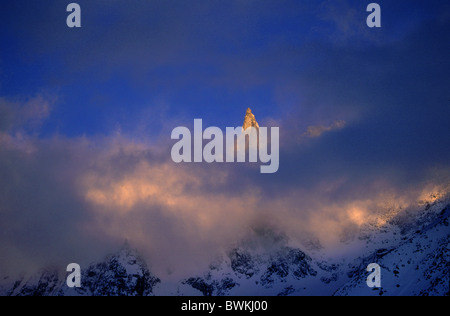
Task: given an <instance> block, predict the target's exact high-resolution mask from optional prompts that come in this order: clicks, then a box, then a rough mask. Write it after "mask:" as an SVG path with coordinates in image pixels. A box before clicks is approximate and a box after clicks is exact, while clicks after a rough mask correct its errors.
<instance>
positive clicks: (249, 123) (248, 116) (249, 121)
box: [242, 108, 259, 131]
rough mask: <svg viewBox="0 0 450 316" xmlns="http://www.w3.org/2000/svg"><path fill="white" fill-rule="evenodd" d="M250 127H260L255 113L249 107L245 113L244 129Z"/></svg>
mask: <svg viewBox="0 0 450 316" xmlns="http://www.w3.org/2000/svg"><path fill="white" fill-rule="evenodd" d="M249 127H255V128H259V125H258V122H257V121H256V118H255V115H253V113H252V110H251V109H250V108H248V109H247V112H246V113H245V118H244V124H243V125H242V128H243V129H244V131H245V130H246V129H247V128H249Z"/></svg>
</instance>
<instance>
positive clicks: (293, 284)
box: [0, 195, 450, 296]
mask: <svg viewBox="0 0 450 316" xmlns="http://www.w3.org/2000/svg"><path fill="white" fill-rule="evenodd" d="M397 211H398V210H392V212H393V213H395V215H394V216H392V213H391V214H389V213H385V214H384V215H385V218H386V219H387V220H386V221H385V222H383V223H382V224H380V222H378V223H370V224H367V225H365V226H363V227H361V229H360V230H358V231H355V232H353V233H352V234H349V235H347V236H343V239H342V244H343V245H345V246H344V247H343V248H344V249H345V248H347V249H349V250H350V249H351V251H350V252H348V253H351V255H345V252H341V253H335V252H333V251H330V249H328V250H327V249H324V248H323V247H322V246H321V245H320V243H318V242H317V241H314V240H312V239H309V240H308V239H305V240H304V241H303V243H302V246H300V247H298V246H294V245H292V243H291V242H290V240H289V237H288V236H287V235H286V234H284V233H283V232H280V231H276V230H274V229H273V228H271V227H267V226H260V227H253V228H252V229H250V230H249V231H248V234H247V236H246V237H245V238H243V239H242V240H236V241H234V242H233V243H231V244H230V246H229V248H228V249H226V250H225V251H224V252H223V253H222V255H220V256H218V257H217V258H216V260H213V261H212V262H210V264H209V266H208V268H207V269H205V271H204V272H203V273H200V274H196V275H186V276H185V277H184V278H181V279H180V280H178V281H176V282H173V280H170V281H169V280H167V281H166V280H165V279H164V277H163V276H161V277H160V276H158V275H155V274H154V273H153V272H152V269H151V262H145V261H144V259H142V256H141V255H140V254H139V252H138V251H137V250H134V249H133V248H132V246H131V245H129V244H128V243H125V244H124V245H123V246H122V247H121V249H120V250H118V251H117V252H116V253H113V254H111V255H109V256H107V257H106V258H105V260H103V261H100V262H97V263H91V264H90V265H88V266H87V267H82V276H81V280H82V285H81V287H80V288H69V287H68V286H67V285H66V280H65V276H64V275H62V274H61V271H58V270H57V269H53V270H52V269H51V268H47V269H43V270H41V272H39V273H36V274H33V275H31V276H30V275H28V276H25V275H24V276H22V277H20V278H17V279H14V278H10V277H8V276H2V277H1V284H2V285H1V287H0V295H7V296H29V295H31V296H66V295H70V296H78V295H81V296H85V295H88V296H92V295H93V296H154V295H205V296H226V295H235V296H236V295H238V296H239V295H269V296H275V295H278V296H280V295H282V296H284V295H338V296H342V295H351V296H353V295H364V296H366V295H385V296H386V295H387V296H390V295H421V296H425V295H438V296H448V295H450V293H449V276H450V270H449V269H450V265H449V255H450V253H449V251H450V249H449V244H450V231H449V221H450V198H449V196H448V195H446V196H441V197H439V198H438V199H436V200H434V201H433V202H431V203H430V202H426V203H424V204H421V205H417V207H416V208H410V209H406V210H402V211H401V212H398V213H397ZM341 249H342V248H341ZM370 263H377V264H379V265H380V266H381V288H369V287H368V286H367V285H366V278H367V277H368V275H369V273H368V272H367V271H366V267H367V265H368V264H370Z"/></svg>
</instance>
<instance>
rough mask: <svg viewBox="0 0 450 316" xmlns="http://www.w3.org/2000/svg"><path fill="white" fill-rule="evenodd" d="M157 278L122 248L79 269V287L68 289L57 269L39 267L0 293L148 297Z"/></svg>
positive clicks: (142, 262) (151, 293)
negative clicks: (97, 261)
mask: <svg viewBox="0 0 450 316" xmlns="http://www.w3.org/2000/svg"><path fill="white" fill-rule="evenodd" d="M158 283H160V280H159V279H158V278H156V277H154V276H153V275H152V274H151V273H150V271H149V269H148V268H147V265H146V263H145V262H144V261H143V260H142V259H141V258H140V257H139V255H138V254H137V252H135V251H134V250H131V249H130V248H128V247H127V246H126V247H123V248H122V249H121V250H120V251H119V252H118V253H116V254H114V255H111V256H109V257H108V258H106V260H105V261H104V262H100V263H94V264H91V265H90V266H88V267H87V268H86V269H83V268H82V271H81V285H82V286H81V287H80V288H69V287H68V286H67V285H66V280H65V278H61V277H60V276H58V273H57V271H53V270H43V272H41V273H39V274H37V275H33V276H32V277H30V278H20V279H19V280H17V281H15V282H14V284H13V285H12V286H11V287H10V288H9V289H7V290H6V291H5V292H4V293H0V295H6V296H149V295H153V288H154V287H155V285H156V284H158Z"/></svg>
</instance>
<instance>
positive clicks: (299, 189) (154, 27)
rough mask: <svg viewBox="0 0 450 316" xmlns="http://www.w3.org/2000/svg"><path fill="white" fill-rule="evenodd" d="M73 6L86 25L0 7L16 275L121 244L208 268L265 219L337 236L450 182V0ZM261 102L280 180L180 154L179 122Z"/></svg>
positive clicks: (49, 13) (10, 246) (7, 203)
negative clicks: (362, 218) (360, 218)
mask: <svg viewBox="0 0 450 316" xmlns="http://www.w3.org/2000/svg"><path fill="white" fill-rule="evenodd" d="M76 2H77V3H78V4H80V6H81V24H82V27H81V28H79V29H71V28H68V27H67V26H66V18H67V15H68V13H67V12H66V6H67V5H68V4H69V3H70V1H61V0H58V1H56V0H55V1H51V0H45V1H31V0H30V1H25V0H15V1H1V2H0V43H1V48H0V184H1V185H0V231H1V232H2V233H3V235H2V238H1V239H0V253H1V254H2V256H1V259H0V274H1V272H2V271H1V269H2V268H5V267H6V268H11V269H19V268H26V267H29V266H34V267H36V266H39V265H41V264H44V263H48V262H49V261H58V260H59V261H61V262H62V263H65V262H66V261H65V260H66V259H67V260H75V259H73V256H74V254H76V255H79V256H80V258H81V257H83V258H84V257H89V256H91V255H93V254H98V255H100V254H101V253H102V252H104V251H106V250H108V249H115V247H116V246H117V244H119V243H122V242H123V240H124V239H128V240H130V241H131V243H132V244H134V245H136V246H137V247H141V246H142V247H143V248H144V250H143V251H144V252H145V253H146V254H148V255H150V257H151V258H152V259H155V258H156V260H160V261H158V262H156V264H159V266H160V267H162V268H161V271H166V270H164V269H165V268H167V266H166V264H167V263H171V264H174V265H175V266H176V265H177V264H179V263H180V262H183V264H184V263H186V265H188V263H189V264H191V266H194V267H197V264H198V262H196V261H195V260H197V259H199V258H200V259H201V258H203V257H202V256H201V255H199V256H198V257H195V258H194V257H192V258H191V259H192V260H191V261H189V260H187V259H186V258H187V257H189V254H190V253H194V252H195V251H197V252H198V251H200V250H201V251H203V252H204V255H205V256H207V255H210V254H211V253H213V252H214V251H216V249H219V248H220V247H221V246H223V245H224V244H223V243H224V242H225V241H228V242H229V241H230V240H232V239H233V238H236V236H240V235H239V234H240V233H242V232H243V231H244V230H245V229H247V228H248V226H252V225H254V224H255V222H258V223H259V221H264V220H266V221H268V222H272V223H276V225H279V226H280V227H281V228H282V229H284V230H286V231H287V232H288V233H290V234H292V235H291V236H294V237H299V235H298V234H301V233H302V232H305V231H308V232H310V233H313V234H317V235H318V236H319V238H320V237H323V236H325V237H330V238H333V237H335V236H337V235H338V234H339V233H338V232H339V229H345V228H346V227H347V225H355V223H353V222H352V221H351V216H350V217H349V216H348V210H349V209H350V210H354V209H355V207H357V208H358V211H359V212H361V214H364V215H367V216H369V215H370V214H371V212H372V211H373V210H374V209H377V208H378V207H379V206H380V205H381V204H383V203H384V204H383V205H386V203H387V204H389V203H393V205H395V206H396V207H397V206H401V207H406V206H407V205H409V203H413V202H414V201H416V200H417V199H419V197H421V196H422V195H424V194H425V193H426V194H425V195H427V194H428V193H430V192H435V190H437V188H442V187H444V188H447V190H448V184H449V183H450V160H449V157H450V124H449V122H448V119H449V117H450V90H449V88H450V58H449V54H450V40H449V39H450V38H449V34H450V5H449V4H448V3H447V2H446V1H441V0H440V1H434V0H432V1H422V0H421V1H419V0H412V1H378V3H379V4H380V6H381V23H382V27H381V28H376V29H375V28H374V29H371V28H368V27H367V25H366V18H367V15H368V13H367V12H366V6H367V5H368V4H369V3H370V1H361V0H355V1H352V0H324V1H314V2H313V1H273V0H270V1H269V0H258V1H254V0H242V1H232V0H221V1H217V0H208V1H206V0H186V1H181V0H179V1H171V0H164V1H163V0H158V1H154V0H148V1H143V0H140V1H138V0H128V1H124V0H117V1H107V0H79V1H76ZM247 107H251V109H252V111H253V113H254V114H255V116H256V119H257V121H258V122H259V125H261V126H279V128H280V168H279V170H278V172H277V173H275V174H270V175H262V174H260V173H259V165H258V167H257V168H253V166H249V165H248V164H243V165H239V164H212V165H208V164H179V165H176V164H175V163H173V161H171V160H170V147H171V145H172V144H173V143H174V142H173V141H172V140H171V139H170V134H171V131H172V129H173V128H175V127H177V126H180V125H184V126H192V125H193V120H194V119H195V118H202V119H203V125H204V127H206V126H212V125H214V126H219V127H221V128H224V127H226V126H240V125H242V122H243V119H244V115H245V111H246V109H247ZM446 185H447V186H446ZM381 202H383V203H381ZM358 214H359V213H358ZM317 223H320V224H321V225H317ZM322 224H323V225H322ZM294 239H295V238H294ZM325 239H326V238H325ZM199 249H200V250H199ZM179 256H182V260H180V257H179ZM183 256H184V257H183ZM69 258H71V259H69ZM89 258H90V257H89ZM80 260H81V259H80ZM202 262H203V263H204V262H207V261H202Z"/></svg>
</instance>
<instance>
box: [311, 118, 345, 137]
mask: <svg viewBox="0 0 450 316" xmlns="http://www.w3.org/2000/svg"><path fill="white" fill-rule="evenodd" d="M345 125H346V122H345V121H342V120H341V121H334V122H333V123H332V124H331V125H328V126H324V125H315V126H308V129H307V131H306V132H305V133H304V134H303V136H306V137H312V138H314V137H319V136H320V135H322V134H323V133H325V132H330V131H333V130H338V129H341V128H344V127H345Z"/></svg>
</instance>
